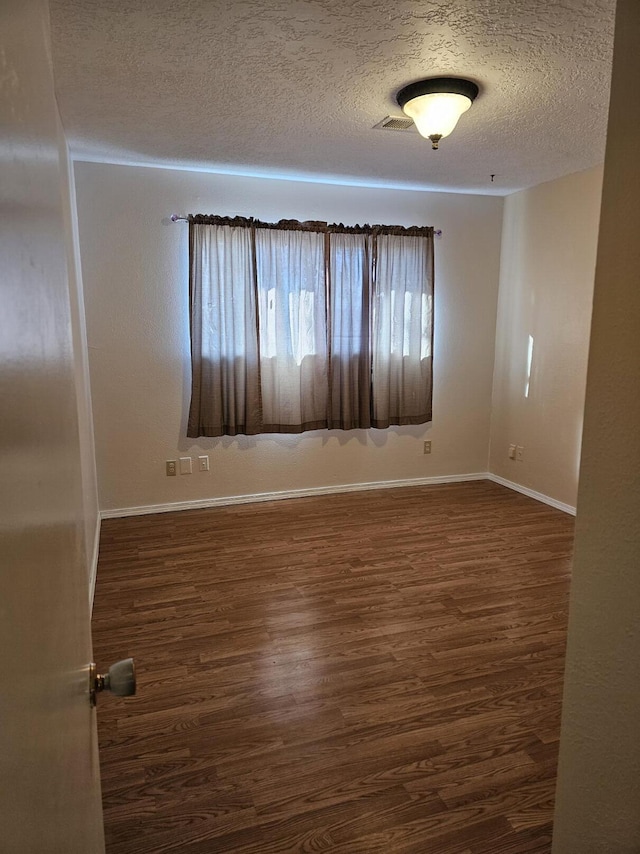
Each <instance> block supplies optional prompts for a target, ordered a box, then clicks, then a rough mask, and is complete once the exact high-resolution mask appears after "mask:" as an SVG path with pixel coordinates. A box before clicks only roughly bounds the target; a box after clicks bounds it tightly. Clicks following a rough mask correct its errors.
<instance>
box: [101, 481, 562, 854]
mask: <svg viewBox="0 0 640 854" xmlns="http://www.w3.org/2000/svg"><path fill="white" fill-rule="evenodd" d="M572 543H573V519H572V518H571V517H570V516H567V515H565V514H563V513H561V512H560V511H557V510H554V509H551V508H549V507H546V506H545V505H542V504H539V503H537V502H535V501H533V500H531V499H529V498H526V497H524V496H522V495H519V494H517V493H514V492H511V491H509V490H507V489H505V488H503V487H500V486H497V485H495V484H493V483H489V482H486V481H481V482H472V483H463V484H451V485H446V486H437V487H419V488H407V489H404V488H402V489H387V490H378V491H374V492H359V493H350V494H343V495H329V496H322V497H318V498H304V499H296V500H288V501H274V502H270V503H264V504H250V505H239V506H233V507H225V508H217V509H212V510H194V511H188V512H181V513H171V514H159V515H156V516H141V517H134V518H127V519H117V520H110V521H105V522H104V523H103V528H102V539H101V551H100V564H99V572H98V586H97V592H96V600H95V608H94V621H93V626H94V648H95V657H96V660H97V662H98V664H99V665H100V666H101V667H103V668H104V667H106V666H108V665H110V664H111V663H112V662H113V661H115V660H117V659H119V658H123V657H126V656H129V655H132V656H133V657H134V658H135V659H136V663H137V668H138V689H139V693H138V696H136V697H134V698H131V699H128V700H122V699H117V698H113V697H109V696H106V695H103V696H102V697H101V698H100V700H99V704H98V720H99V733H100V748H101V763H102V785H103V799H104V815H105V828H106V837H107V851H108V853H109V854H134V853H135V854H160V852H165V851H171V852H185V854H211V853H212V852H216V854H222V853H223V852H224V853H225V854H226V852H235V854H240V853H241V852H243V854H276V852H278V853H279V852H282V854H285V852H324V851H330V852H334V854H338V853H339V852H340V854H342V853H343V852H344V854H355V853H356V852H358V854H377V852H379V853H380V854H392V852H415V854H516V852H517V853H518V854H520V852H523V854H524V852H530V854H533V852H538V854H541V852H549V851H550V840H551V820H552V810H553V798H554V788H555V774H556V762H557V749H558V737H559V723H560V702H561V691H562V676H563V662H564V650H565V635H566V621H567V600H568V589H569V570H570V559H571V551H572Z"/></svg>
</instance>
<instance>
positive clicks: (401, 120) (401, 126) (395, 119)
mask: <svg viewBox="0 0 640 854" xmlns="http://www.w3.org/2000/svg"><path fill="white" fill-rule="evenodd" d="M373 128H374V130H401V131H407V130H408V131H415V129H416V126H415V125H414V123H413V119H408V118H405V116H387V117H386V119H383V120H382V121H381V122H378V124H377V125H374V126H373Z"/></svg>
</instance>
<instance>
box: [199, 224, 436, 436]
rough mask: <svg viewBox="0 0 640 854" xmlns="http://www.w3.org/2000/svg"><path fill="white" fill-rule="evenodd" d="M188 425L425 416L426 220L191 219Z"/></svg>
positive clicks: (249, 430)
mask: <svg viewBox="0 0 640 854" xmlns="http://www.w3.org/2000/svg"><path fill="white" fill-rule="evenodd" d="M189 256H190V257H189V292H190V309H191V361H192V396H191V407H190V412H189V425H188V435H189V436H192V437H197V436H222V435H232V436H233V435H237V434H238V433H244V434H255V433H300V432H302V431H304V430H315V429H320V428H329V429H342V430H350V429H355V428H368V427H379V428H384V427H388V426H390V425H391V424H422V423H425V422H427V421H430V420H431V387H432V341H433V229H431V228H422V227H412V228H401V227H400V226H390V227H389V226H362V227H360V226H354V227H345V226H342V225H340V226H339V225H326V224H325V223H300V222H297V221H291V220H284V221H281V222H279V223H277V224H269V223H261V222H258V221H256V220H253V219H244V218H240V217H236V218H234V219H229V218H226V217H215V216H211V217H208V216H197V217H190V218H189Z"/></svg>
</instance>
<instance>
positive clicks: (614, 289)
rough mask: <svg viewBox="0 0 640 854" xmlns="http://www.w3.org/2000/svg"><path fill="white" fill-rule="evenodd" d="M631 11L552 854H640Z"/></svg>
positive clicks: (622, 29) (624, 13)
mask: <svg viewBox="0 0 640 854" xmlns="http://www.w3.org/2000/svg"><path fill="white" fill-rule="evenodd" d="M638 33H640V4H639V3H638V2H637V0H618V6H617V18H616V36H615V46H614V57H613V79H612V87H611V107H610V113H609V130H608V137H607V152H606V158H605V170H604V188H603V196H602V217H601V224H600V236H599V240H598V260H597V266H596V277H595V293H594V303H593V324H592V331H591V344H590V350H589V371H588V379H587V394H586V408H585V421H584V442H583V449H582V463H581V468H580V489H579V494H578V517H577V523H576V543H575V558H574V566H573V581H572V586H571V607H570V616H569V641H568V646H567V668H566V676H565V694H564V703H563V716H562V735H561V742H560V765H559V777H558V788H557V798H556V814H555V821H554V845H553V851H554V854H576V852H580V854H602V852H609V851H611V852H615V854H636V852H638V851H640V739H639V738H638V731H639V727H640V441H639V436H640V287H639V283H640V240H638V223H639V222H640V160H639V159H638V150H639V149H640V118H639V117H640V89H639V88H638V87H637V86H634V85H630V81H636V80H638V79H639V78H640V53H639V52H638Z"/></svg>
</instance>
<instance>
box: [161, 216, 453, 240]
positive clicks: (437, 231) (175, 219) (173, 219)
mask: <svg viewBox="0 0 640 854" xmlns="http://www.w3.org/2000/svg"><path fill="white" fill-rule="evenodd" d="M169 219H170V220H171V222H189V217H188V216H180V214H171V216H170V217H169ZM433 236H434V237H442V229H441V228H434V230H433Z"/></svg>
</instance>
